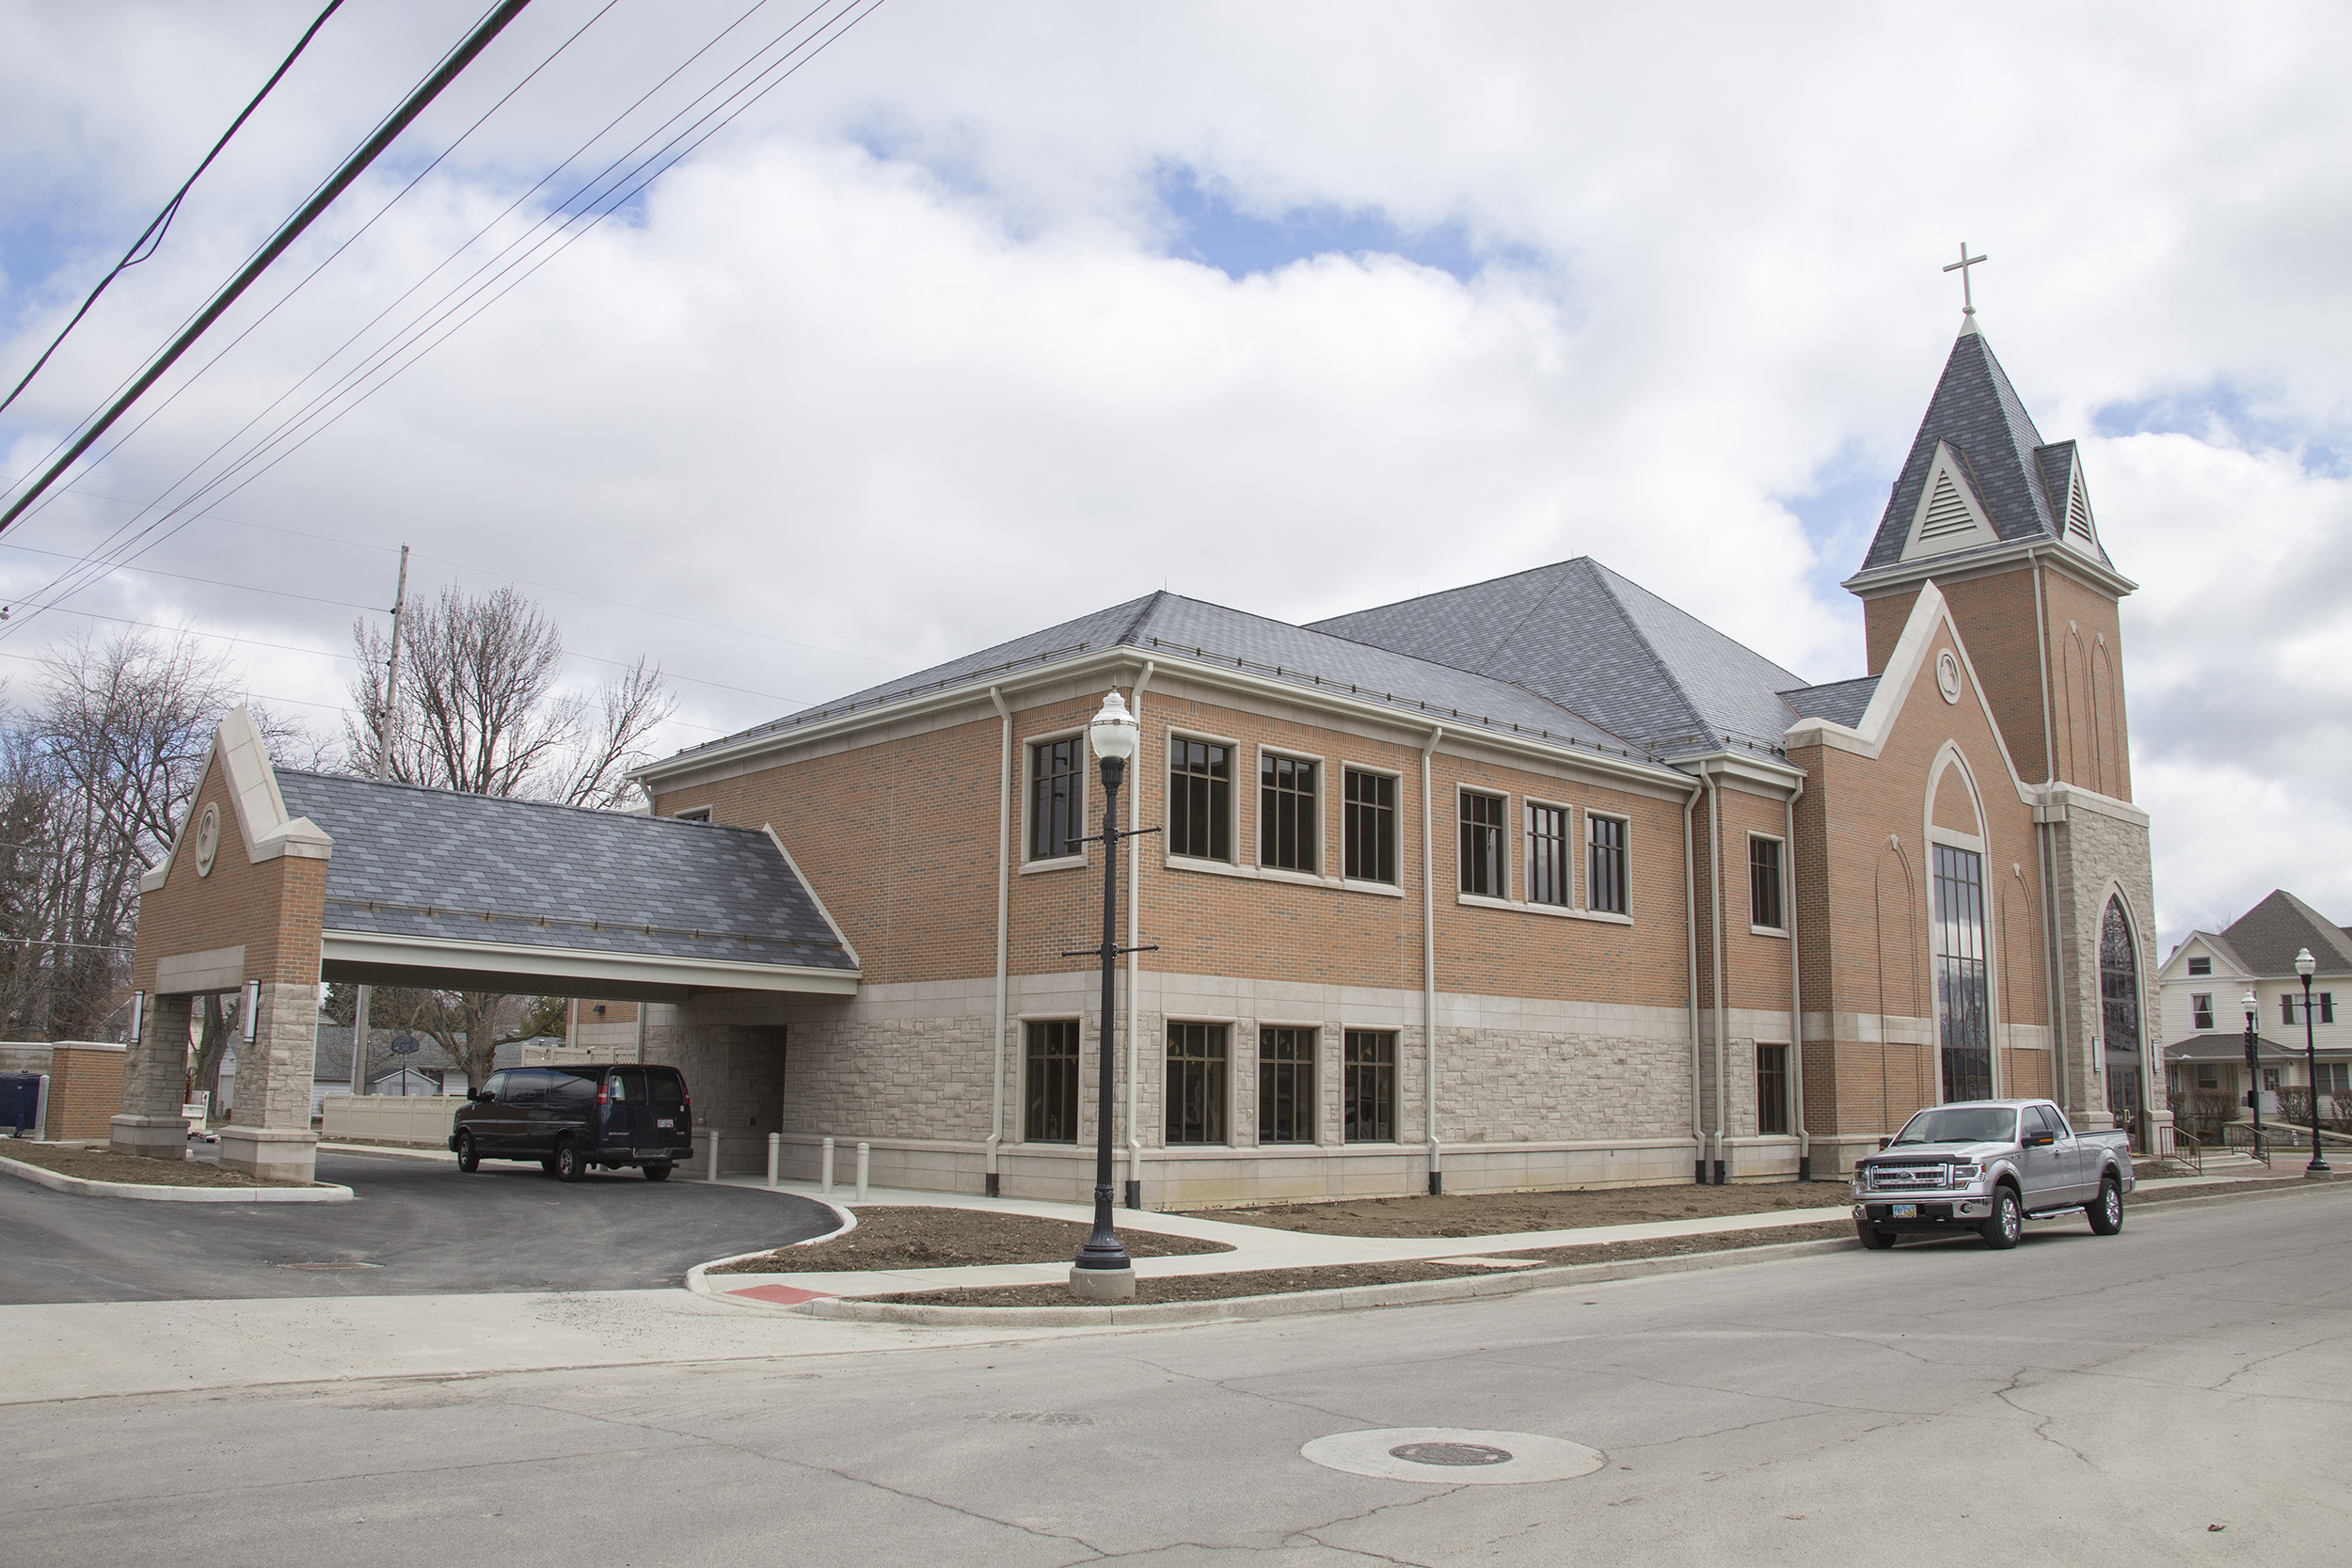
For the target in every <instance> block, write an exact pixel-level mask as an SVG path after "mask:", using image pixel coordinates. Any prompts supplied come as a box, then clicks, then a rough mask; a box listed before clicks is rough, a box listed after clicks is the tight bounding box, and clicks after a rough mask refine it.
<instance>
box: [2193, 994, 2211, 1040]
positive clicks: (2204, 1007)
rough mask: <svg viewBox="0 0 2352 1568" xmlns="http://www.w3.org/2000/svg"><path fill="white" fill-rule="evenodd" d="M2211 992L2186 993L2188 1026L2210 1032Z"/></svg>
mask: <svg viewBox="0 0 2352 1568" xmlns="http://www.w3.org/2000/svg"><path fill="white" fill-rule="evenodd" d="M2213 994H2214V993H2213V992H2211V991H2209V990H2193V991H2191V992H2189V993H2188V1026H2189V1027H2190V1028H2192V1029H2206V1030H2210V1029H2211V1028H2212V1027H2213V1019H2214V1012H2213Z"/></svg>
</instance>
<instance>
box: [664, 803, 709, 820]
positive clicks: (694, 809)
mask: <svg viewBox="0 0 2352 1568" xmlns="http://www.w3.org/2000/svg"><path fill="white" fill-rule="evenodd" d="M670 819H671V820H672V821H674V822H707V821H709V820H710V808H709V807H708V806H680V807H679V808H678V809H677V810H676V811H674V812H672V813H671V814H670Z"/></svg>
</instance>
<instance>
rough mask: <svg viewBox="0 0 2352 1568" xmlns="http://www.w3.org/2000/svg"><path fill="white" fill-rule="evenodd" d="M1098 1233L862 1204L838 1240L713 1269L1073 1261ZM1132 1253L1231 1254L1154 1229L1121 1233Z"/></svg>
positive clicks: (976, 1214)
mask: <svg viewBox="0 0 2352 1568" xmlns="http://www.w3.org/2000/svg"><path fill="white" fill-rule="evenodd" d="M1090 1233H1091V1227H1089V1226H1083V1225H1077V1224H1074V1223H1073V1222H1071V1221H1069V1220H1051V1219H1044V1218H1041V1217H1040V1216H1038V1215H1035V1214H1000V1213H994V1212H990V1211H987V1210H983V1209H932V1208H922V1207H916V1206H912V1205H910V1206H906V1207H900V1206H898V1205H896V1204H894V1205H892V1206H890V1207H888V1208H882V1209H860V1210H859V1211H858V1212H857V1228H856V1229H855V1230H852V1231H850V1233H849V1234H848V1235H846V1236H836V1237H834V1239H833V1240H831V1241H826V1242H812V1243H808V1244H807V1245H805V1246H787V1247H778V1248H777V1249H776V1250H775V1251H773V1252H766V1253H762V1254H760V1255H759V1256H758V1257H756V1258H746V1259H741V1260H739V1261H737V1262H733V1263H723V1264H720V1265H719V1266H718V1267H716V1268H714V1269H711V1270H710V1271H708V1272H710V1273H712V1274H832V1273H835V1272H842V1271H849V1270H853V1269H952V1268H965V1267H970V1266H973V1265H976V1264H982V1263H1066V1262H1068V1261H1070V1259H1073V1258H1074V1257H1076V1256H1077V1255H1078V1248H1079V1246H1080V1245H1081V1244H1083V1243H1085V1241H1086V1239H1087V1237H1088V1236H1089V1234H1090ZM1119 1240H1120V1244H1121V1245H1123V1246H1125V1247H1126V1249H1127V1255H1128V1256H1129V1257H1131V1258H1176V1257H1190V1256H1192V1255H1194V1254H1198V1253H1207V1252H1231V1251H1232V1250H1233V1249H1232V1247H1230V1246H1227V1245H1226V1244H1225V1243H1222V1242H1203V1241H1197V1240H1195V1239H1194V1238H1192V1237H1190V1236H1162V1235H1156V1234H1154V1233H1153V1232H1152V1231H1149V1230H1128V1229H1124V1228H1122V1229H1121V1230H1120V1232H1119Z"/></svg>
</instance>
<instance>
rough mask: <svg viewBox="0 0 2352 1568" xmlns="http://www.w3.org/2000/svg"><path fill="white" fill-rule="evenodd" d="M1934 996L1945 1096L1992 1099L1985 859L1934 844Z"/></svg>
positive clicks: (1991, 1036)
mask: <svg viewBox="0 0 2352 1568" xmlns="http://www.w3.org/2000/svg"><path fill="white" fill-rule="evenodd" d="M1934 890H1935V1000H1936V1011H1937V1013H1938V1014H1940V1015H1941V1016H1940V1017H1939V1018H1938V1020H1937V1027H1938V1032H1939V1034H1940V1036H1941V1042H1942V1048H1943V1064H1944V1072H1943V1080H1944V1098H1945V1099H1946V1100H1989V1099H1991V1098H1992V1097H1993V1005H1992V996H1991V989H1990V988H1991V982H1990V979H1989V977H1988V975H1987V974H1986V971H1985V940H1984V857H1983V856H1981V855H1979V854H1978V853H1977V852H1976V851H1975V850H1973V849H1955V848H1953V847H1951V846H1949V845H1947V844H1939V845H1936V846H1935V876H1934Z"/></svg>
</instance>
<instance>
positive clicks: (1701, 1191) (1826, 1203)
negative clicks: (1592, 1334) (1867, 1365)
mask: <svg viewBox="0 0 2352 1568" xmlns="http://www.w3.org/2000/svg"><path fill="white" fill-rule="evenodd" d="M1849 1192H1850V1189H1849V1188H1848V1187H1847V1185H1846V1183H1845V1182H1843V1181H1760V1182H1753V1183H1748V1184H1744V1185H1735V1186H1725V1187H1701V1186H1697V1185H1688V1186H1667V1187H1604V1188H1598V1189H1593V1190H1588V1191H1583V1192H1572V1193H1468V1194H1464V1195H1461V1196H1446V1197H1371V1198H1353V1199H1349V1200H1347V1201H1345V1202H1341V1203H1280V1204H1257V1205H1253V1206H1251V1207H1249V1208H1247V1209H1207V1210H1201V1211H1199V1217H1200V1218H1201V1219H1209V1220H1225V1221H1228V1222H1230V1223H1232V1224H1234V1225H1263V1226H1267V1227H1272V1228H1274V1229H1276V1230H1305V1231H1311V1232H1312V1233H1314V1234H1315V1235H1318V1236H1501V1235H1507V1234H1509V1233H1510V1232H1513V1231H1518V1230H1574V1229H1581V1227H1585V1226H1588V1225H1647V1224H1653V1223H1655V1222H1657V1221H1660V1220H1689V1219H1715V1218H1719V1217H1721V1216H1724V1215H1726V1214H1769V1213H1772V1212H1773V1211H1775V1210H1780V1209H1828V1208H1833V1207H1835V1206H1836V1205H1838V1204H1842V1203H1846V1202H1848V1201H1850V1198H1849Z"/></svg>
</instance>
